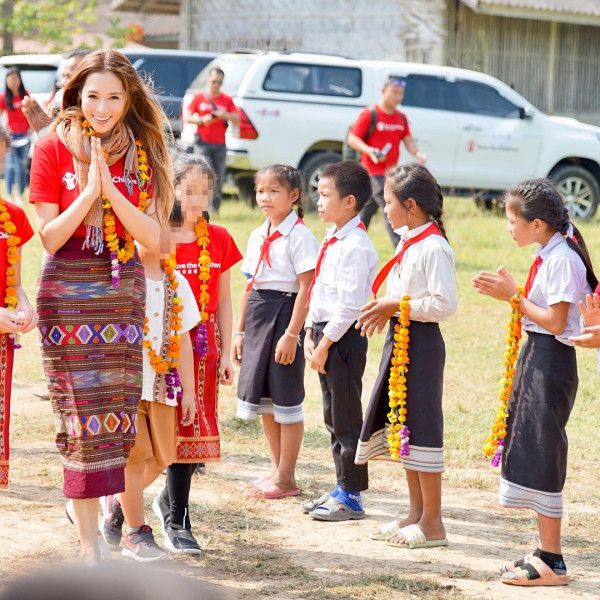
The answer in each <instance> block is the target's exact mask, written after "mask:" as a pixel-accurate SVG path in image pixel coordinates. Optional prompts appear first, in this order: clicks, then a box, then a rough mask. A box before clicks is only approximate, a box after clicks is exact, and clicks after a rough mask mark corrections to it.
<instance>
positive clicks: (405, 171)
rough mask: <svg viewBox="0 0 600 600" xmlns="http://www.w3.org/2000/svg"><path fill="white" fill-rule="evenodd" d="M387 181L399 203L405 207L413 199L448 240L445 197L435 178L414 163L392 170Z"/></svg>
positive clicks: (424, 168)
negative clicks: (444, 217)
mask: <svg viewBox="0 0 600 600" xmlns="http://www.w3.org/2000/svg"><path fill="white" fill-rule="evenodd" d="M385 181H386V183H387V184H389V185H390V186H391V187H392V192H393V194H394V196H395V197H396V198H397V199H398V201H399V202H400V203H401V204H402V206H405V204H406V201H407V200H408V199H409V198H412V199H413V200H414V201H415V202H416V203H417V205H418V206H419V208H420V209H421V210H422V211H423V212H424V213H425V215H427V217H428V218H429V219H430V220H432V221H435V223H436V225H437V226H438V227H439V230H440V231H441V232H442V235H443V236H444V237H445V238H446V239H448V236H447V235H446V229H445V228H444V223H443V221H442V214H443V212H444V210H443V207H444V195H443V194H442V189H441V188H440V186H439V184H438V182H437V181H436V179H435V177H434V176H433V175H432V174H431V173H430V172H429V169H427V168H426V167H424V166H423V165H421V164H419V163H417V162H412V163H409V164H407V165H401V166H398V167H394V168H393V169H390V170H389V171H387V173H386V174H385Z"/></svg>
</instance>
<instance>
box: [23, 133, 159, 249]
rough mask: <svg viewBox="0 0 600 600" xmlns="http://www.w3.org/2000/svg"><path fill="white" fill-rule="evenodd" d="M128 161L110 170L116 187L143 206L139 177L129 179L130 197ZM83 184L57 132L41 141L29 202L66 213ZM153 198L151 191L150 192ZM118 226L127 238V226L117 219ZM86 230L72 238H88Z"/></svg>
mask: <svg viewBox="0 0 600 600" xmlns="http://www.w3.org/2000/svg"><path fill="white" fill-rule="evenodd" d="M124 164H125V159H124V158H122V159H120V160H119V161H117V162H116V163H115V164H114V165H112V166H111V167H109V171H110V173H111V175H112V179H113V183H114V184H115V187H116V188H117V189H118V190H119V191H120V192H121V193H122V194H123V196H125V198H127V199H128V200H129V201H130V202H131V203H132V204H133V205H134V206H137V205H138V203H139V195H140V190H139V188H138V184H137V181H136V178H135V177H134V176H133V175H130V176H129V181H130V183H131V184H132V190H133V193H132V195H131V196H129V193H128V191H127V186H126V185H125V179H124ZM79 194H80V191H79V184H78V182H77V179H76V177H75V167H74V166H73V157H72V156H71V153H70V152H69V150H68V149H67V147H66V146H65V145H64V144H63V143H62V142H61V141H60V139H59V138H58V135H57V134H56V133H52V134H50V135H48V136H46V137H44V138H42V139H41V140H39V141H38V142H37V143H36V145H35V147H34V149H33V160H32V161H31V181H30V184H29V202H31V203H32V204H35V203H36V202H47V203H48V204H58V206H59V211H60V212H61V213H62V212H64V211H65V210H66V209H67V208H68V207H69V206H70V205H71V204H73V202H74V201H75V200H76V199H77V197H78V196H79ZM149 194H150V196H151V195H152V194H151V190H150V192H149ZM115 227H116V232H117V235H118V236H119V237H121V236H122V235H123V225H122V224H121V222H120V221H119V219H118V218H117V217H116V216H115ZM85 234H86V230H85V225H84V223H83V221H82V223H81V225H79V226H78V227H77V229H76V230H75V231H74V232H73V236H72V237H80V238H85Z"/></svg>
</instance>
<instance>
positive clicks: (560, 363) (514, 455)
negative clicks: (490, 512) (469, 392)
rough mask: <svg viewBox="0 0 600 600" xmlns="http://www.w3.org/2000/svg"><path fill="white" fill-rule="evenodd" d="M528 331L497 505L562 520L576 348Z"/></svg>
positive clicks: (512, 401) (575, 382)
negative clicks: (568, 422) (527, 509)
mask: <svg viewBox="0 0 600 600" xmlns="http://www.w3.org/2000/svg"><path fill="white" fill-rule="evenodd" d="M527 333H528V338H527V341H526V342H525V344H524V345H523V348H522V350H521V353H520V355H519V360H518V362H517V371H516V374H515V380H514V388H513V391H512V394H511V398H510V406H509V415H508V422H507V433H506V439H505V440H504V452H503V453H502V477H501V479H500V496H499V501H500V504H501V505H502V506H505V507H507V508H530V509H532V510H534V511H535V512H537V513H538V514H540V515H543V516H545V517H551V518H557V519H560V518H562V514H563V497H562V489H563V486H564V484H565V478H566V476H567V450H568V446H569V444H568V440H567V432H566V431H565V427H566V425H567V421H568V420H569V415H570V414H571V410H572V408H573V404H574V403H575V396H576V395H577V387H578V384H579V378H578V376H577V359H576V356H575V348H573V347H572V346H567V345H565V344H563V343H561V342H559V341H558V340H557V339H556V338H555V337H554V336H553V335H548V334H543V333H533V332H527Z"/></svg>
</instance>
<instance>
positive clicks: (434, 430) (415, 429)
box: [356, 317, 446, 473]
mask: <svg viewBox="0 0 600 600" xmlns="http://www.w3.org/2000/svg"><path fill="white" fill-rule="evenodd" d="M397 322H398V319H397V318H395V317H393V318H392V319H391V320H390V326H389V329H388V333H387V336H386V338H385V345H384V347H383V354H382V356H381V363H380V365H379V375H378V376H377V379H376V381H375V386H374V387H373V391H372V393H371V400H370V401H369V406H368V408H367V412H366V414H365V419H364V423H363V428H362V431H361V434H360V441H359V444H358V448H357V451H356V463H357V464H364V463H366V462H367V461H369V460H372V459H380V460H392V458H391V455H390V452H389V448H388V441H387V436H388V426H389V422H388V420H387V413H388V412H389V396H388V394H389V378H390V367H391V359H392V353H393V350H394V327H395V326H396V323H397ZM408 333H409V338H410V341H409V344H408V356H409V360H410V362H409V365H408V372H407V373H406V394H407V398H406V409H407V415H406V425H407V426H408V429H409V430H410V440H409V446H410V454H409V455H408V456H401V457H400V460H401V462H402V466H403V467H404V468H405V469H410V470H411V471H421V472H425V473H443V472H444V415H443V412H442V396H443V387H444V386H443V383H444V365H445V362H446V348H445V345H444V339H443V338H442V333H441V331H440V326H439V324H438V323H422V322H420V321H411V322H410V325H409V328H408Z"/></svg>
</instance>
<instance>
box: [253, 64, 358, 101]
mask: <svg viewBox="0 0 600 600" xmlns="http://www.w3.org/2000/svg"><path fill="white" fill-rule="evenodd" d="M263 89H265V90H267V91H269V92H286V93H288V94H315V95H317V96H342V97H345V98H358V97H359V96H360V94H361V89H362V72H361V70H360V69H355V68H349V67H330V66H326V65H305V64H296V63H276V64H274V65H273V66H272V67H271V68H270V69H269V72H268V73H267V76H266V78H265V82H264V84H263Z"/></svg>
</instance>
